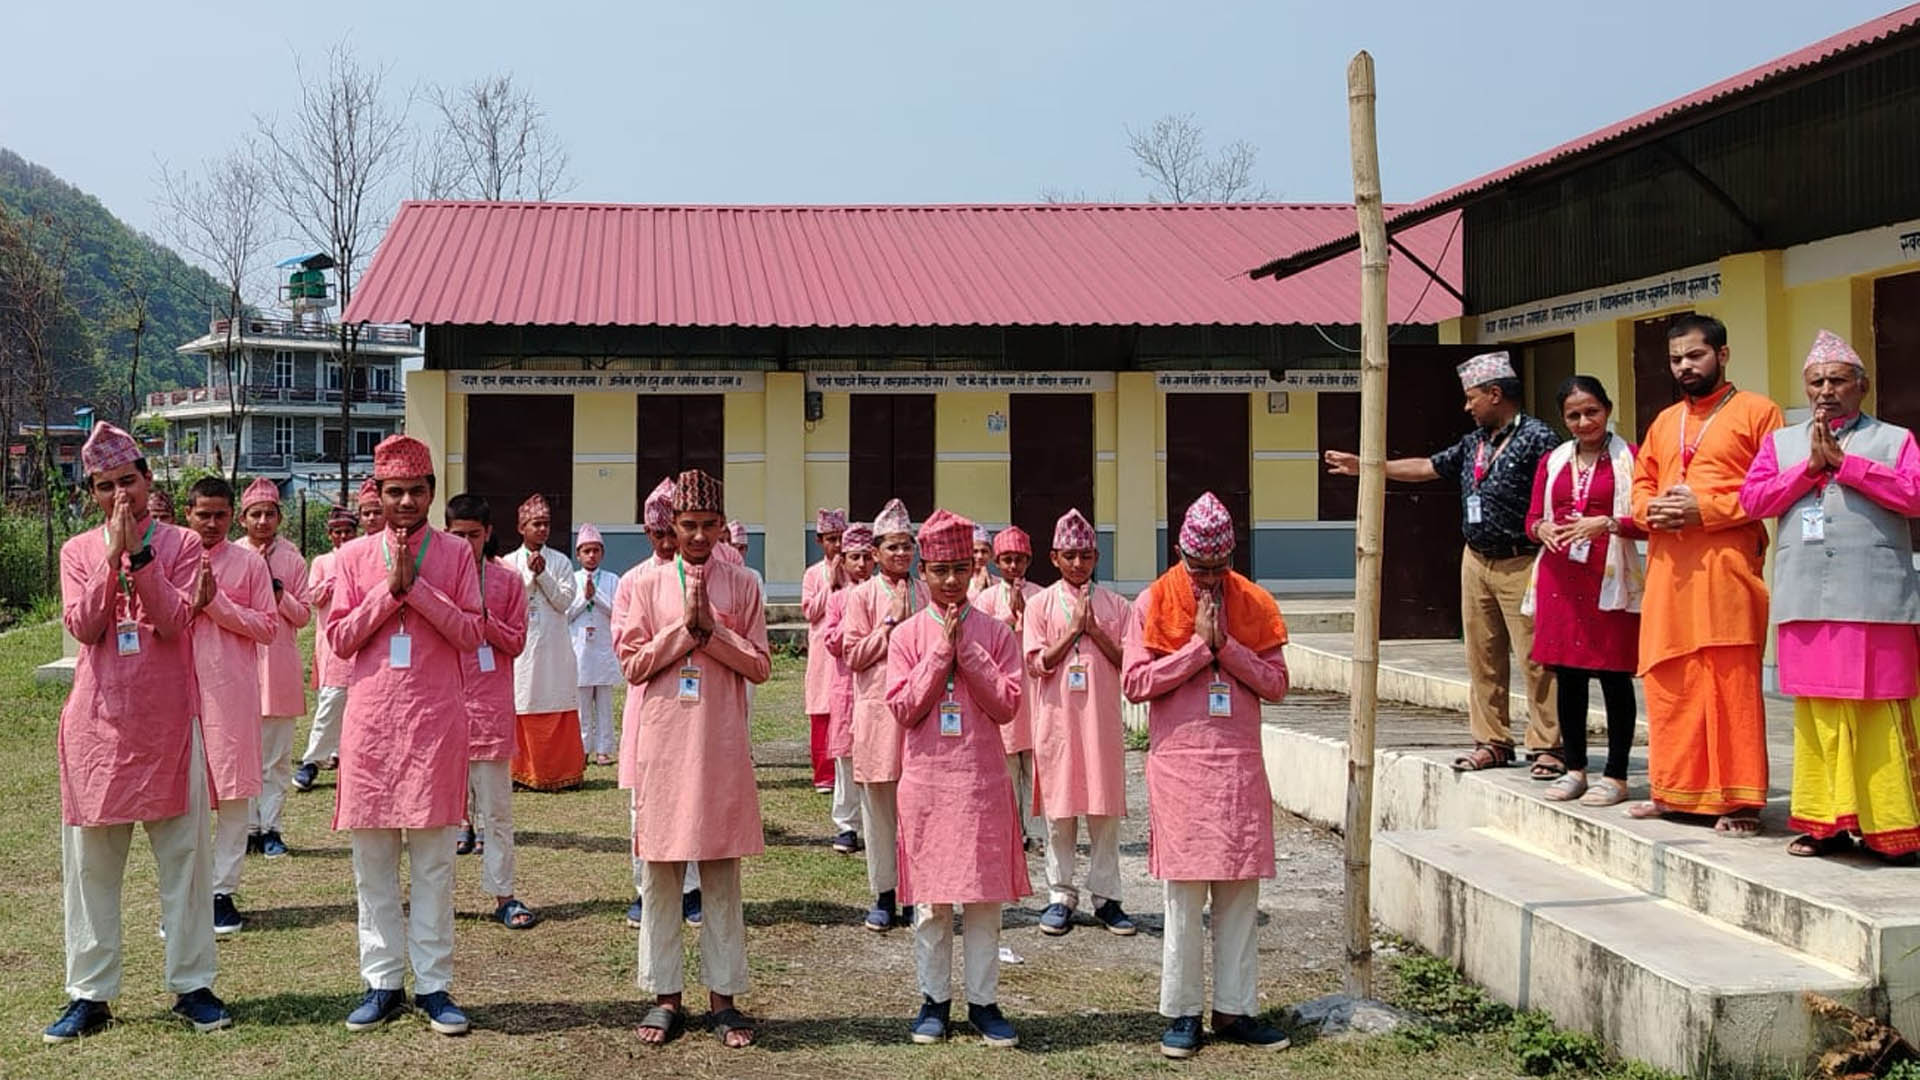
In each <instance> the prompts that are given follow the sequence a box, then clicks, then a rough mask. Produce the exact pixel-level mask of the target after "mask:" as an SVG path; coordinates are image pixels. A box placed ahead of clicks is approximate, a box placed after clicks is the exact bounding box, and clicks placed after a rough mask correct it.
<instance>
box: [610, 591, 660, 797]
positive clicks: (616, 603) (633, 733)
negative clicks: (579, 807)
mask: <svg viewBox="0 0 1920 1080" xmlns="http://www.w3.org/2000/svg"><path fill="white" fill-rule="evenodd" d="M672 562H673V560H672V559H662V558H659V557H658V556H654V555H649V556H647V557H646V558H645V559H643V560H641V561H640V562H638V563H636V564H634V566H633V567H631V568H630V569H628V571H627V572H626V573H624V574H621V575H620V584H619V585H618V586H616V587H615V588H614V590H613V616H612V618H611V619H610V620H609V625H608V633H610V634H611V635H612V636H613V638H614V640H616V641H617V640H619V638H620V627H621V625H622V624H624V623H625V622H626V621H628V619H629V618H630V616H631V607H632V605H631V603H630V602H629V597H630V596H631V595H632V589H633V587H634V583H635V582H637V581H639V580H640V578H641V577H642V576H644V575H645V574H646V573H647V572H648V571H650V570H653V569H655V568H657V567H661V566H666V565H668V564H670V563H672ZM639 739H640V695H638V694H634V693H628V694H627V703H626V705H625V706H623V707H622V708H621V710H620V757H619V761H618V763H617V765H616V767H615V769H614V776H615V778H616V779H617V780H618V782H619V784H620V786H621V787H622V788H630V787H632V786H633V778H634V776H635V775H636V770H637V769H638V768H639V766H638V765H637V764H636V763H635V759H636V757H637V756H638V754H639V753H640V742H639Z"/></svg>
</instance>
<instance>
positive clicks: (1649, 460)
mask: <svg viewBox="0 0 1920 1080" xmlns="http://www.w3.org/2000/svg"><path fill="white" fill-rule="evenodd" d="M1727 394H1734V395H1735V396H1734V397H1733V399H1732V400H1731V401H1728V402H1726V404H1725V405H1724V406H1723V407H1721V408H1720V410H1719V412H1718V413H1717V414H1715V413H1714V408H1715V406H1716V405H1719V403H1720V402H1721V400H1722V398H1723V397H1725V396H1726V395H1727ZM1710 416H1711V417H1712V419H1711V420H1709V417H1710ZM1683 418H1684V436H1685V439H1686V443H1685V445H1686V446H1688V447H1692V448H1693V453H1692V455H1691V456H1692V461H1691V463H1690V464H1689V463H1688V462H1687V461H1686V460H1685V459H1686V457H1687V456H1688V455H1687V454H1686V453H1685V452H1684V450H1683V446H1682V443H1681V438H1682V435H1683V427H1682V425H1683ZM1782 422H1783V420H1782V417H1781V413H1780V407H1779V406H1778V405H1776V404H1774V403H1773V401H1772V400H1770V399H1768V398H1767V397H1766V396H1765V395H1762V394H1756V393H1747V392H1737V391H1735V390H1733V389H1732V388H1731V387H1726V388H1722V389H1721V390H1720V391H1719V392H1718V393H1716V394H1713V395H1711V396H1710V397H1708V398H1705V399H1703V400H1700V401H1694V400H1691V399H1688V400H1685V401H1681V402H1678V403H1676V404H1674V405H1671V406H1669V407H1668V408H1667V409H1666V410H1664V411H1663V412H1661V414H1660V415H1659V416H1658V417H1657V418H1655V420H1654V421H1653V426H1652V427H1650V428H1648V429H1647V437H1646V439H1645V440H1643V441H1642V442H1641V445H1640V456H1639V459H1638V461H1637V463H1636V464H1635V467H1634V474H1633V517H1634V520H1635V522H1637V523H1638V524H1640V525H1641V526H1642V527H1646V526H1647V504H1648V502H1649V501H1651V500H1652V499H1653V498H1655V497H1656V496H1658V495H1660V494H1662V493H1664V492H1666V491H1667V490H1668V489H1669V488H1671V487H1673V486H1674V485H1675V484H1680V483H1683V482H1684V483H1685V484H1686V485H1687V486H1688V487H1689V488H1690V489H1692V491H1693V493H1694V496H1695V498H1696V499H1697V500H1698V501H1699V503H1700V524H1699V525H1694V526H1689V527H1687V528H1685V529H1682V530H1680V531H1679V532H1661V531H1654V530H1652V529H1649V531H1648V537H1649V538H1648V540H1647V581H1646V595H1645V600H1644V601H1643V604H1642V608H1641V612H1640V675H1641V676H1642V677H1643V678H1644V679H1645V686H1646V700H1647V732H1648V739H1647V758H1648V766H1647V773H1648V779H1649V780H1650V781H1651V784H1652V789H1653V799H1654V801H1655V802H1657V803H1659V804H1660V805H1661V806H1662V807H1664V808H1666V809H1669V810H1676V811H1683V812H1687V813H1697V814H1724V813H1727V812H1728V811H1731V810H1736V809H1740V808H1743V807H1760V806H1764V805H1766V801H1767V721H1766V705H1765V702H1764V699H1763V698H1762V697H1761V690H1760V677H1761V661H1762V657H1763V655H1764V653H1765V649H1766V645H1765V642H1766V632H1767V586H1766V582H1765V580H1764V579H1763V578H1762V577H1761V572H1762V567H1763V563H1764V557H1765V553H1766V546H1767V533H1766V527H1765V526H1764V525H1763V524H1762V523H1761V522H1759V521H1756V520H1754V519H1752V518H1749V517H1748V516H1747V513H1746V511H1745V510H1743V509H1742V508H1741V506H1740V485H1741V484H1742V482H1744V481H1745V479H1746V476H1747V469H1748V467H1749V466H1750V465H1752V464H1753V459H1754V456H1755V455H1757V454H1758V453H1759V452H1760V448H1761V446H1762V445H1763V444H1764V443H1765V442H1766V440H1767V437H1768V436H1769V435H1770V434H1772V432H1773V431H1774V429H1776V428H1778V427H1780V426H1781V424H1782Z"/></svg>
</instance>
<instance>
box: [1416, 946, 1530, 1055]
mask: <svg viewBox="0 0 1920 1080" xmlns="http://www.w3.org/2000/svg"><path fill="white" fill-rule="evenodd" d="M1395 974H1396V975H1397V976H1398V978H1399V982H1400V992H1399V994H1398V997H1397V1000H1396V1002H1395V1004H1398V1005H1400V1006H1401V1007H1403V1008H1405V1009H1407V1010H1409V1011H1411V1012H1415V1013H1418V1014H1420V1015H1421V1016H1423V1017H1426V1019H1427V1023H1428V1025H1429V1026H1430V1027H1432V1028H1433V1030H1434V1031H1436V1032H1439V1033H1441V1034H1444V1035H1455V1034H1460V1035H1465V1034H1472V1033H1474V1032H1479V1031H1491V1030H1494V1029H1495V1028H1499V1027H1502V1026H1504V1025H1505V1024H1506V1023H1507V1021H1508V1020H1510V1019H1512V1018H1513V1010H1512V1009H1509V1008H1508V1007H1507V1006H1505V1005H1502V1004H1500V1003H1499V1002H1497V1001H1495V1000H1493V999H1492V998H1490V997H1488V996H1487V995H1486V991H1484V990H1481V989H1480V988H1479V987H1477V986H1474V985H1472V984H1470V983H1468V982H1467V981H1465V980H1464V979H1462V978H1461V977H1460V973H1459V972H1457V971H1455V970H1453V965H1451V964H1449V963H1447V962H1446V961H1445V960H1442V959H1440V958H1439V957H1435V956H1427V955H1425V954H1422V953H1413V954H1409V955H1407V956H1405V957H1403V958H1402V959H1401V961H1400V962H1399V964H1398V965H1396V967H1395Z"/></svg>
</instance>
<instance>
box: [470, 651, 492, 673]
mask: <svg viewBox="0 0 1920 1080" xmlns="http://www.w3.org/2000/svg"><path fill="white" fill-rule="evenodd" d="M473 655H474V658H475V659H477V660H479V661H480V670H481V671H492V670H493V646H491V645H482V646H480V647H479V648H478V649H475V650H474V653H473Z"/></svg>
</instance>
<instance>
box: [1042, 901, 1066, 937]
mask: <svg viewBox="0 0 1920 1080" xmlns="http://www.w3.org/2000/svg"><path fill="white" fill-rule="evenodd" d="M1072 929H1073V909H1072V908H1070V907H1068V906H1067V905H1065V904H1048V905H1047V910H1045V911H1043V912H1041V913H1040V932H1041V933H1043V934H1045V935H1047V936H1048V937H1062V936H1064V935H1065V934H1066V933H1067V931H1069V930H1072Z"/></svg>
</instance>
